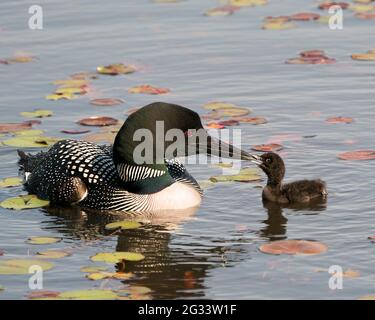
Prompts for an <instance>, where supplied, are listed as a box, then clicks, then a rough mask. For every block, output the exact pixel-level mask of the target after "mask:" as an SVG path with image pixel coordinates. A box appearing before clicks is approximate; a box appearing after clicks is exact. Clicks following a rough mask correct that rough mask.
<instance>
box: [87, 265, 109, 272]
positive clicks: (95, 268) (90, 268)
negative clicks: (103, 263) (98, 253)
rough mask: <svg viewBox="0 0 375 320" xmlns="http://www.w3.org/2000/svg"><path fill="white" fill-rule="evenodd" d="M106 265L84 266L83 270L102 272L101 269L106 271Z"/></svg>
mask: <svg viewBox="0 0 375 320" xmlns="http://www.w3.org/2000/svg"><path fill="white" fill-rule="evenodd" d="M106 270H107V268H106V267H100V266H95V267H82V268H81V272H87V273H94V272H100V271H106Z"/></svg>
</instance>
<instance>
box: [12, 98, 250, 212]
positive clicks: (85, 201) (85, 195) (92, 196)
mask: <svg viewBox="0 0 375 320" xmlns="http://www.w3.org/2000/svg"><path fill="white" fill-rule="evenodd" d="M160 124H162V127H163V130H164V132H163V136H162V137H160V136H159V137H157V135H158V130H160V128H159V127H160ZM158 125H159V127H158ZM138 129H142V130H144V131H143V132H144V134H145V135H144V138H145V137H147V134H149V137H150V138H151V140H149V141H151V144H149V145H148V146H147V148H146V149H145V150H143V151H144V153H147V152H148V151H149V150H150V149H151V156H152V159H151V161H149V162H148V163H147V162H146V161H145V162H144V163H140V162H139V161H138V160H137V159H135V156H134V154H135V151H137V148H140V146H141V144H142V143H144V142H145V141H144V140H145V139H143V141H141V140H142V139H141V138H140V137H139V130H138ZM170 129H176V130H177V131H176V132H177V133H178V132H181V133H182V139H179V140H178V139H167V138H166V136H165V133H167V132H168V131H169V130H170ZM193 130H200V132H203V135H204V137H203V138H206V139H203V140H206V141H203V142H202V139H195V140H194V139H193V142H192V139H190V137H191V132H193ZM167 134H168V133H167ZM177 135H178V134H177ZM180 138H181V136H180ZM200 138H201V137H200ZM197 140H198V141H197ZM176 141H179V144H178V142H176ZM181 141H182V144H181ZM176 143H177V144H178V145H177V146H175V147H177V148H172V150H174V151H173V152H172V154H167V150H168V148H171V147H173V144H176ZM155 150H156V151H155ZM158 150H159V151H158ZM160 150H161V152H160ZM175 150H176V151H175ZM18 153H19V156H20V160H19V164H20V168H21V170H22V171H23V172H24V175H25V188H26V190H27V191H28V192H30V193H32V194H35V195H37V196H38V197H39V198H41V199H46V200H49V201H50V202H51V203H54V204H63V205H71V204H77V205H78V206H80V207H82V208H89V209H96V210H111V211H126V212H135V213H137V212H153V211H158V210H175V209H187V208H192V207H197V206H199V205H200V203H201V198H202V190H201V189H200V187H199V184H198V183H197V181H196V180H195V179H194V178H193V177H192V176H191V175H190V174H189V173H188V172H187V170H186V169H185V167H184V166H183V165H182V164H181V163H179V162H178V161H177V160H175V159H174V157H177V156H188V155H192V154H198V153H206V154H208V155H216V156H221V157H224V158H232V159H242V160H250V161H252V160H254V159H255V158H254V156H252V155H251V154H249V153H247V152H245V151H243V150H241V149H238V148H236V147H234V146H232V145H229V144H226V143H225V142H222V141H220V140H219V139H216V138H214V137H212V136H210V135H209V134H208V133H207V132H206V131H205V130H204V129H203V126H202V123H201V120H200V118H199V116H198V114H197V113H196V112H194V111H192V110H190V109H187V108H185V107H181V106H178V105H174V104H169V103H163V102H156V103H152V104H149V105H147V106H145V107H143V108H141V109H139V110H138V111H136V112H134V113H133V114H131V115H130V116H129V117H128V118H127V119H126V121H125V122H124V124H123V126H122V127H121V129H120V130H119V132H118V133H117V135H116V138H115V141H114V145H113V147H112V146H100V145H96V144H93V143H90V142H86V141H79V140H62V141H59V142H57V143H56V144H54V145H53V146H52V147H51V148H50V149H49V150H48V151H47V152H41V153H38V154H36V155H30V154H26V153H25V152H23V151H18Z"/></svg>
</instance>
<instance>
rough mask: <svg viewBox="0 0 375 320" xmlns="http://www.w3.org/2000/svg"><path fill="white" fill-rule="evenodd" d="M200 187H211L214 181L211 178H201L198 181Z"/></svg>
mask: <svg viewBox="0 0 375 320" xmlns="http://www.w3.org/2000/svg"><path fill="white" fill-rule="evenodd" d="M198 184H199V186H200V187H201V189H203V190H205V189H208V188H210V187H213V186H214V185H215V182H212V181H211V180H202V181H199V182H198Z"/></svg>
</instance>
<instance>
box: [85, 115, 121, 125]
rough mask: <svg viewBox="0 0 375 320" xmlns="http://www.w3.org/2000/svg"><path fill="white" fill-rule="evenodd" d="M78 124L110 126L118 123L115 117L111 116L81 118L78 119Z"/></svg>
mask: <svg viewBox="0 0 375 320" xmlns="http://www.w3.org/2000/svg"><path fill="white" fill-rule="evenodd" d="M78 123H79V124H81V125H84V126H98V127H103V126H112V125H115V124H117V123H118V120H117V119H114V118H111V117H90V118H85V119H81V120H79V121H78Z"/></svg>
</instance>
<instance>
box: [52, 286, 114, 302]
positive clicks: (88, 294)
mask: <svg viewBox="0 0 375 320" xmlns="http://www.w3.org/2000/svg"><path fill="white" fill-rule="evenodd" d="M58 297H59V298H62V299H68V300H113V299H117V298H118V295H117V294H116V293H114V292H113V291H111V290H105V289H103V290H100V289H89V290H75V291H66V292H62V293H60V294H59V295H58Z"/></svg>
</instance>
